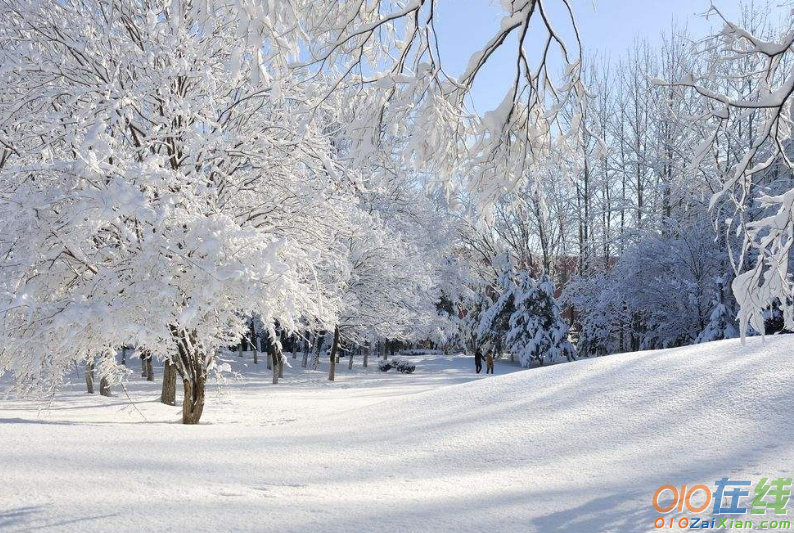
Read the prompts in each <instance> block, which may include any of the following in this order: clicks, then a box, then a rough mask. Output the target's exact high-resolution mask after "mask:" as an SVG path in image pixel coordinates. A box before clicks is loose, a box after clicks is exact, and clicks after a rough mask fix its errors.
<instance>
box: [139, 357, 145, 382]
mask: <svg viewBox="0 0 794 533" xmlns="http://www.w3.org/2000/svg"><path fill="white" fill-rule="evenodd" d="M140 357H141V377H142V378H145V377H146V353H145V352H141V355H140Z"/></svg>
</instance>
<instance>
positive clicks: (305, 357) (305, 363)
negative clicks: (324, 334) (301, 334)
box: [301, 333, 311, 368]
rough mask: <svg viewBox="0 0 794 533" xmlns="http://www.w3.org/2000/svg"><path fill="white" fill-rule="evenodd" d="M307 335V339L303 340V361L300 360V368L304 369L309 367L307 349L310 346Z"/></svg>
mask: <svg viewBox="0 0 794 533" xmlns="http://www.w3.org/2000/svg"><path fill="white" fill-rule="evenodd" d="M308 335H309V334H308V333H306V336H307V338H306V339H304V340H303V360H301V367H302V368H306V367H307V366H308V365H309V347H310V346H311V344H310V343H309V339H308Z"/></svg>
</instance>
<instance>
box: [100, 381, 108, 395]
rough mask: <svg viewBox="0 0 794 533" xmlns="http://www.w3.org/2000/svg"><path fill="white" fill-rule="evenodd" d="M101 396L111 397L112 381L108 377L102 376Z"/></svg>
mask: <svg viewBox="0 0 794 533" xmlns="http://www.w3.org/2000/svg"><path fill="white" fill-rule="evenodd" d="M99 394H101V395H102V396H110V380H109V379H108V378H107V376H100V378H99Z"/></svg>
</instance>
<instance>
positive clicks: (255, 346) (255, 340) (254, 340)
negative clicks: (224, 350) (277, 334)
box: [248, 317, 259, 365]
mask: <svg viewBox="0 0 794 533" xmlns="http://www.w3.org/2000/svg"><path fill="white" fill-rule="evenodd" d="M248 344H249V345H251V351H252V352H254V364H255V365H256V364H258V363H259V357H258V354H257V351H258V350H259V337H258V336H257V334H256V322H254V317H251V338H250V339H249V341H248Z"/></svg>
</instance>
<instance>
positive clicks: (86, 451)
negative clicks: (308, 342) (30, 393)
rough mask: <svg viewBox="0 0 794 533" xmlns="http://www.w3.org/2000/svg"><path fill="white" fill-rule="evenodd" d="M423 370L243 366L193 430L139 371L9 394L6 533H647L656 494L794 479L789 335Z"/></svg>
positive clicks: (458, 361)
mask: <svg viewBox="0 0 794 533" xmlns="http://www.w3.org/2000/svg"><path fill="white" fill-rule="evenodd" d="M412 359H413V360H415V361H416V362H417V365H418V366H417V371H416V373H415V374H413V375H396V374H391V373H389V374H385V375H384V374H382V373H380V372H378V370H377V368H376V365H372V366H371V367H370V369H368V371H365V370H363V369H360V368H359V369H357V370H355V371H353V372H349V371H347V366H346V363H345V364H343V365H341V366H342V368H341V370H340V371H339V376H338V379H339V380H338V381H337V382H336V383H329V382H327V381H325V379H324V376H323V375H322V373H321V372H302V371H300V369H299V368H296V369H294V370H289V369H288V370H287V372H286V374H285V377H286V379H284V380H283V382H282V383H280V384H279V385H277V386H273V385H272V384H270V383H269V381H270V376H269V374H268V373H267V372H266V370H265V368H264V365H259V366H258V367H256V368H254V367H253V365H250V364H249V366H248V367H247V368H244V367H243V365H242V364H241V362H240V361H239V360H236V359H235V358H232V360H233V363H234V367H235V369H236V370H238V371H240V372H241V373H242V374H243V375H244V377H243V378H242V379H240V380H237V381H233V380H230V381H229V383H227V384H226V385H225V386H223V387H222V388H219V389H217V390H216V389H214V390H213V391H212V392H211V394H209V398H208V404H207V407H206V409H205V414H204V418H203V419H202V422H203V423H202V424H201V425H200V426H195V427H191V426H182V425H180V424H178V423H176V421H177V420H178V418H179V408H178V407H177V408H173V407H167V406H164V405H161V404H159V403H158V402H157V397H158V395H159V383H154V384H149V383H146V382H142V381H141V380H140V378H137V377H136V378H133V379H132V380H131V381H130V383H129V384H128V386H127V392H128V393H129V396H130V397H131V398H132V400H133V401H134V407H133V406H132V405H131V404H130V400H128V399H127V397H126V396H125V395H124V394H123V393H121V392H117V395H116V396H115V397H113V398H102V397H99V396H98V395H94V396H88V395H86V394H85V393H83V392H82V383H81V379H80V378H79V377H77V376H75V378H74V381H75V382H76V384H75V385H74V387H73V388H67V389H66V390H64V391H63V393H61V394H59V395H58V396H57V397H56V398H54V400H53V401H52V403H51V405H50V406H49V409H48V410H46V411H40V410H39V408H40V407H41V406H40V404H34V403H30V402H24V401H18V400H0V530H2V531H4V532H5V531H8V532H15V531H38V530H43V531H113V532H114V533H118V532H127V531H129V532H143V531H191V532H203V531H212V532H217V531H278V532H287V531H295V532H298V531H300V532H304V531H323V532H326V531H329V532H336V531H339V532H343V531H344V532H358V531H378V532H391V531H394V532H410V531H456V532H465V531H494V532H502V531H511V532H512V531H516V532H518V531H521V532H535V531H536V532H539V533H554V532H569V533H570V532H574V533H576V532H583V533H591V532H612V531H621V532H622V531H626V532H637V531H639V532H642V531H653V530H654V527H653V521H654V520H655V519H656V518H657V517H658V516H659V515H658V513H656V512H655V511H654V510H653V508H652V507H651V496H652V494H653V492H654V491H655V489H656V488H657V487H659V486H660V485H662V484H666V483H671V484H674V485H682V484H688V485H692V484H695V483H705V484H708V485H713V483H714V481H715V480H716V479H718V478H721V477H725V476H728V477H731V478H734V479H737V478H738V479H749V480H752V481H753V483H754V484H755V482H757V481H758V480H759V479H760V478H761V477H791V475H792V474H794V416H792V415H793V414H794V364H792V363H794V342H792V337H776V338H772V339H767V342H766V344H762V343H761V340H760V339H751V340H750V341H748V345H747V346H746V347H741V346H740V344H739V342H738V341H725V342H719V343H712V344H708V345H701V346H698V347H687V348H680V349H675V350H665V351H657V352H642V353H635V354H627V355H616V356H610V357H606V358H601V359H596V360H586V361H580V362H577V363H575V364H566V365H558V366H555V367H548V368H539V369H532V370H529V371H521V372H518V371H516V370H518V369H517V368H515V367H511V366H509V365H508V364H507V363H501V364H500V363H497V375H496V376H495V377H492V376H488V377H485V376H484V375H481V376H475V375H474V373H473V366H474V365H473V362H472V360H471V359H470V358H464V357H449V358H445V357H442V356H427V357H414V358H412ZM133 363H137V361H133ZM356 364H357V365H358V361H357V362H356ZM296 366H297V365H296ZM159 377H160V373H159V369H158V378H159ZM4 386H5V385H3V387H4ZM144 417H145V419H144ZM789 507H791V505H790V506H789ZM668 516H669V515H668Z"/></svg>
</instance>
